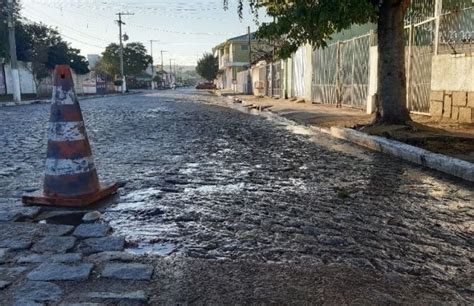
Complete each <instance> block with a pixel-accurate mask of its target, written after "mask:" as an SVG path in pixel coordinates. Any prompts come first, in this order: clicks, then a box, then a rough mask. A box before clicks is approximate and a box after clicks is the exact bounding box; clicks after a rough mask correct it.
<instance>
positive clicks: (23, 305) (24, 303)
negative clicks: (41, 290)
mask: <svg viewBox="0 0 474 306" xmlns="http://www.w3.org/2000/svg"><path fill="white" fill-rule="evenodd" d="M44 305H45V304H43V303H36V302H33V301H28V300H24V299H19V300H16V301H15V304H13V306H44Z"/></svg>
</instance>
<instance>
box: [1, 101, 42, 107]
mask: <svg viewBox="0 0 474 306" xmlns="http://www.w3.org/2000/svg"><path fill="white" fill-rule="evenodd" d="M49 102H50V101H49V100H31V101H21V102H0V107H9V106H23V105H33V104H48V103H49Z"/></svg>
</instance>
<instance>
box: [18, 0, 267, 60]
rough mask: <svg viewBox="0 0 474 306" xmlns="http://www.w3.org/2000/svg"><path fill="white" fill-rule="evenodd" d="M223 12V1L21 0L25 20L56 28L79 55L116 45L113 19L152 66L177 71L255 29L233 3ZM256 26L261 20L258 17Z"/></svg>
mask: <svg viewBox="0 0 474 306" xmlns="http://www.w3.org/2000/svg"><path fill="white" fill-rule="evenodd" d="M229 2H230V5H229V10H228V11H224V9H223V4H222V3H223V1H222V0H176V1H173V0H21V3H22V6H23V10H22V13H23V15H24V16H25V17H26V18H28V19H30V20H33V21H41V22H43V23H45V24H47V25H50V26H53V27H56V28H57V29H58V30H59V32H60V33H61V34H62V35H63V37H64V39H65V40H67V41H68V42H70V43H71V45H72V46H73V47H75V48H79V49H81V53H82V54H83V55H87V54H100V53H101V52H102V51H103V50H104V48H105V46H106V45H108V44H109V43H111V42H118V26H117V24H116V23H115V22H114V20H116V19H117V17H118V16H116V15H115V14H116V13H118V12H120V11H122V12H131V13H134V14H135V15H133V16H124V17H123V21H124V22H125V23H126V25H125V26H124V28H123V29H124V32H125V33H126V34H127V35H128V36H129V37H130V40H129V41H130V42H134V41H140V42H142V43H144V44H145V46H146V47H147V49H148V50H149V48H150V42H149V41H150V40H151V39H153V40H159V41H160V42H154V43H153V58H154V60H155V63H159V62H160V60H161V57H160V50H166V51H168V52H166V53H164V62H165V64H169V59H170V58H172V59H173V62H176V64H177V65H195V63H196V59H197V58H198V56H200V55H202V53H203V52H206V51H211V49H212V47H213V46H215V45H217V44H219V43H221V42H222V41H224V40H226V39H227V38H230V37H232V36H237V35H241V34H244V33H246V29H247V26H251V29H252V30H255V29H256V25H255V22H254V20H253V16H251V14H250V12H249V10H248V8H245V12H244V13H245V14H244V18H243V20H239V17H238V15H237V11H236V5H237V1H235V0H229ZM260 20H263V19H262V17H261V18H260Z"/></svg>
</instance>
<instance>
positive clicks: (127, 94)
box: [0, 91, 143, 107]
mask: <svg viewBox="0 0 474 306" xmlns="http://www.w3.org/2000/svg"><path fill="white" fill-rule="evenodd" d="M141 93H143V91H139V92H131V93H126V94H121V93H118V94H110V95H100V96H78V99H79V101H83V100H91V99H100V98H111V97H117V96H130V95H137V94H141ZM49 103H51V100H49V99H48V100H30V101H21V102H0V107H11V106H24V105H33V104H49Z"/></svg>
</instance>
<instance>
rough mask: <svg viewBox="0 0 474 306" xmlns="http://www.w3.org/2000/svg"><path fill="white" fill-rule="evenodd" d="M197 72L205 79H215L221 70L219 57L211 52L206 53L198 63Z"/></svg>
mask: <svg viewBox="0 0 474 306" xmlns="http://www.w3.org/2000/svg"><path fill="white" fill-rule="evenodd" d="M196 72H197V73H198V74H199V75H200V76H201V77H203V78H204V79H206V80H208V81H213V80H214V79H215V78H216V77H217V73H218V72H219V62H218V59H217V57H215V56H214V55H212V54H211V53H205V54H204V55H203V56H202V58H201V59H199V61H198V63H197V66H196Z"/></svg>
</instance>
